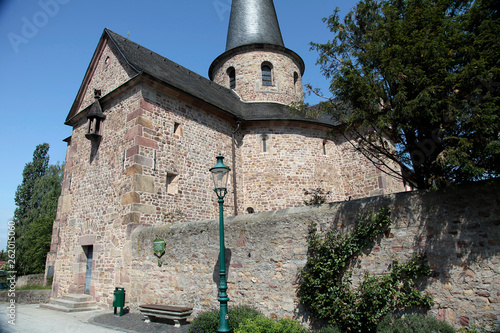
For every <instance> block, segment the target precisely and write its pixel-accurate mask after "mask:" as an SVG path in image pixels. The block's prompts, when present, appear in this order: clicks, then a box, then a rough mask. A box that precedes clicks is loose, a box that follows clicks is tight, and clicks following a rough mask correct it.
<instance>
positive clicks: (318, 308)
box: [298, 208, 432, 333]
mask: <svg viewBox="0 0 500 333" xmlns="http://www.w3.org/2000/svg"><path fill="white" fill-rule="evenodd" d="M389 214H390V211H389V209H387V208H383V209H381V210H380V211H378V212H372V213H371V214H369V215H368V216H366V217H365V218H364V219H363V220H361V221H359V224H358V225H357V226H356V227H355V228H354V230H353V231H352V232H350V233H348V234H346V235H343V234H341V233H339V232H338V231H336V230H335V229H331V230H329V231H327V232H324V233H319V232H318V230H317V227H316V225H314V224H313V225H312V226H311V227H310V229H309V240H308V246H309V248H308V258H307V262H306V265H305V267H304V268H303V269H302V270H301V271H300V275H299V278H300V280H299V289H298V296H299V299H300V301H301V303H302V304H303V305H305V307H306V309H307V310H308V311H309V312H310V313H311V316H312V317H313V318H315V319H322V320H326V321H328V323H329V324H330V325H332V326H337V327H339V328H340V329H341V330H343V331H349V332H359V333H366V332H375V329H376V327H377V325H378V323H379V322H380V320H381V319H382V318H383V317H384V316H385V315H387V314H388V313H390V312H391V311H393V310H404V309H413V308H429V307H430V305H431V304H432V298H431V296H429V295H427V294H425V293H422V292H420V291H419V290H418V288H417V284H416V283H415V282H416V281H417V279H419V278H421V277H424V276H427V275H428V274H429V272H430V268H429V266H428V265H427V264H426V262H425V256H424V255H415V256H414V257H412V258H411V259H410V260H408V261H407V262H406V263H399V262H397V261H394V262H393V264H392V265H391V271H390V272H389V273H388V274H386V275H382V276H370V275H366V276H365V277H364V279H363V282H362V284H361V285H360V286H359V287H358V288H353V287H352V285H351V281H350V279H351V277H352V270H351V269H350V268H351V267H352V266H353V265H354V264H355V263H356V260H357V258H358V255H359V253H360V252H361V251H363V250H364V249H366V248H368V247H369V246H371V245H372V244H373V242H374V241H375V240H376V238H377V237H379V236H380V235H382V234H383V233H384V231H385V230H387V228H388V227H389V226H390V224H391V219H390V217H389Z"/></svg>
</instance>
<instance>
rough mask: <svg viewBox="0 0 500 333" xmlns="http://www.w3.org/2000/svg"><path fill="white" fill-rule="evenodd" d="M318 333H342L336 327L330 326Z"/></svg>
mask: <svg viewBox="0 0 500 333" xmlns="http://www.w3.org/2000/svg"><path fill="white" fill-rule="evenodd" d="M317 333H342V331H341V330H339V329H338V328H337V327H335V326H328V327H323V328H322V329H320V330H319V331H317Z"/></svg>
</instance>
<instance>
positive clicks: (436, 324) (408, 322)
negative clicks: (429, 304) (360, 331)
mask: <svg viewBox="0 0 500 333" xmlns="http://www.w3.org/2000/svg"><path fill="white" fill-rule="evenodd" d="M454 332H455V329H454V328H453V327H452V326H451V325H449V324H448V323H446V322H444V321H439V320H437V319H436V317H433V316H424V315H421V314H409V315H405V316H404V317H402V318H397V317H395V316H393V315H388V316H386V317H385V318H384V319H383V320H382V321H381V322H380V323H379V325H378V327H377V333H454Z"/></svg>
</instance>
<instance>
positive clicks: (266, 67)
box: [261, 63, 273, 86]
mask: <svg viewBox="0 0 500 333" xmlns="http://www.w3.org/2000/svg"><path fill="white" fill-rule="evenodd" d="M261 69H262V85H263V86H272V85H273V77H272V66H271V64H269V63H263V64H262V67H261Z"/></svg>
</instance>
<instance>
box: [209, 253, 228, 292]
mask: <svg viewBox="0 0 500 333" xmlns="http://www.w3.org/2000/svg"><path fill="white" fill-rule="evenodd" d="M224 253H225V256H226V257H225V261H226V276H227V277H229V267H231V256H232V251H231V249H228V248H226V251H225V252H224ZM212 279H213V281H214V283H215V285H216V286H217V292H218V290H219V284H220V252H219V256H218V257H217V262H216V263H215V267H214V272H213V274H212Z"/></svg>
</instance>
